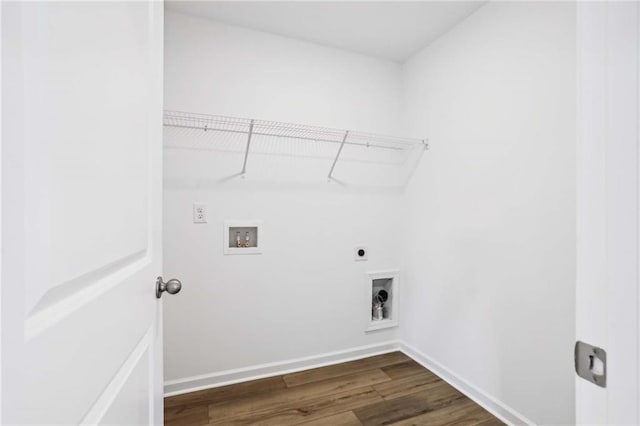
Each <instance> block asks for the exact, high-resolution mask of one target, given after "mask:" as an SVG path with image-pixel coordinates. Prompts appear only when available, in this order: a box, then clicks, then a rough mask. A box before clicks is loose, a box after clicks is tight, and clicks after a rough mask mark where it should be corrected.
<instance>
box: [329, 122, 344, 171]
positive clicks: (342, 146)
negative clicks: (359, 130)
mask: <svg viewBox="0 0 640 426" xmlns="http://www.w3.org/2000/svg"><path fill="white" fill-rule="evenodd" d="M347 136H349V131H348V130H347V131H346V132H345V133H344V137H343V138H342V143H341V144H340V148H338V152H337V153H336V158H334V159H333V164H332V165H331V170H329V176H327V179H328V180H331V175H332V174H333V169H334V168H335V167H336V163H337V162H338V158H340V153H341V152H342V148H344V144H345V142H347Z"/></svg>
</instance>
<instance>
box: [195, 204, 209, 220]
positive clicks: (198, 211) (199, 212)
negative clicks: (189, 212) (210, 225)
mask: <svg viewBox="0 0 640 426" xmlns="http://www.w3.org/2000/svg"><path fill="white" fill-rule="evenodd" d="M193 223H207V205H206V204H202V203H193Z"/></svg>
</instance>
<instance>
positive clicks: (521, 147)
mask: <svg viewBox="0 0 640 426" xmlns="http://www.w3.org/2000/svg"><path fill="white" fill-rule="evenodd" d="M403 79H404V80H403V83H404V96H405V101H406V103H405V109H404V111H405V118H406V125H407V126H408V128H410V129H411V131H413V132H414V133H415V134H425V133H426V134H428V135H429V138H430V143H431V147H432V149H431V150H430V151H429V154H428V155H427V156H425V157H424V158H423V161H422V163H421V165H420V167H419V169H418V170H417V171H416V174H415V175H414V179H413V181H412V182H411V184H410V188H409V190H408V195H407V197H408V200H407V201H408V208H407V212H408V218H407V220H408V224H409V226H408V235H407V237H406V238H405V239H404V240H405V241H406V242H407V243H408V245H409V246H408V250H407V253H408V261H407V263H406V264H405V265H404V269H403V270H404V272H405V280H404V283H405V287H404V288H403V294H402V301H403V304H402V309H403V324H402V327H401V338H402V340H404V341H405V342H407V343H409V344H411V345H413V346H415V347H416V348H417V349H418V350H420V351H421V352H422V353H424V354H425V355H427V356H428V357H430V358H431V359H433V360H435V361H436V362H438V363H440V364H441V365H443V366H444V367H446V368H447V369H449V370H450V371H451V372H453V373H454V374H456V375H457V376H458V377H460V378H462V379H463V380H466V381H467V382H470V383H471V384H473V385H475V386H476V387H478V388H479V389H481V390H482V391H484V392H485V393H486V394H488V395H490V396H493V397H495V398H496V399H498V400H499V401H501V402H502V403H504V404H506V405H508V406H509V407H511V408H512V409H514V410H516V411H518V412H519V413H520V414H521V415H524V416H525V417H527V418H529V419H530V420H532V421H533V422H536V423H538V424H572V423H573V420H574V383H573V374H574V373H573V370H572V362H573V359H572V357H573V352H572V345H573V340H574V328H575V320H574V313H575V290H574V287H575V247H576V246H575V237H576V236H575V180H576V179H575V176H576V174H575V161H576V160H575V130H574V129H575V83H576V80H575V5H573V4H571V3H542V2H541V3H521V2H517V3H508V2H496V3H489V4H488V5H486V6H483V7H482V8H481V9H479V10H478V11H477V12H476V13H475V14H473V15H471V16H470V17H469V18H467V19H466V20H465V21H463V22H462V23H460V24H459V25H458V26H457V27H455V28H454V29H453V30H451V31H450V32H449V33H447V34H445V35H444V36H443V37H441V38H440V39H439V40H437V41H436V42H434V43H433V44H431V45H430V46H429V47H428V48H426V49H424V50H423V51H422V52H420V53H418V54H417V55H416V56H414V57H413V58H412V59H410V60H409V61H408V62H407V63H406V64H405V66H404V70H403Z"/></svg>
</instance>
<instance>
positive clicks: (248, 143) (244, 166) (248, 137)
mask: <svg viewBox="0 0 640 426" xmlns="http://www.w3.org/2000/svg"><path fill="white" fill-rule="evenodd" d="M251 136H253V120H251V123H250V124H249V135H248V136H247V148H246V149H245V151H244V163H242V172H241V174H243V175H244V174H245V173H246V172H247V160H248V159H249V146H251Z"/></svg>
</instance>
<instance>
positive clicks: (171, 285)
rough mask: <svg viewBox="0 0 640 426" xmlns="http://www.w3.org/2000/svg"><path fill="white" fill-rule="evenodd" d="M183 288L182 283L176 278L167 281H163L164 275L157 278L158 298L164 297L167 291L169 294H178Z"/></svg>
mask: <svg viewBox="0 0 640 426" xmlns="http://www.w3.org/2000/svg"><path fill="white" fill-rule="evenodd" d="M181 289H182V283H181V282H180V280H177V279H175V278H172V279H170V280H169V281H167V282H166V283H165V282H164V281H162V277H158V279H157V280H156V297H157V298H158V299H160V298H161V297H162V293H163V292H165V291H166V292H167V293H169V294H176V293H179V292H180V290H181Z"/></svg>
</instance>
